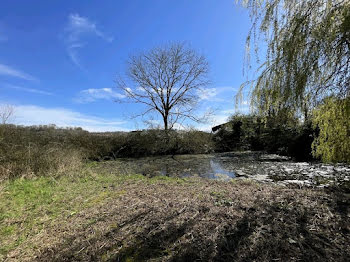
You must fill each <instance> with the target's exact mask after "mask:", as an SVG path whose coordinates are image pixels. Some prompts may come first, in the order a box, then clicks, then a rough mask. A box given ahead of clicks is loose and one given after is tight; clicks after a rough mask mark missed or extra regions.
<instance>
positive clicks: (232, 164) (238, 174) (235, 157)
mask: <svg viewBox="0 0 350 262" xmlns="http://www.w3.org/2000/svg"><path fill="white" fill-rule="evenodd" d="M100 167H101V168H102V167H103V168H104V172H105V171H106V170H109V171H110V172H111V173H116V174H143V175H145V176H148V177H153V176H171V177H202V178H209V179H220V180H231V179H232V178H242V179H244V178H249V179H254V180H257V181H260V182H276V183H280V184H283V183H284V184H287V183H289V184H290V183H294V184H295V183H298V184H303V185H304V184H307V185H319V184H322V185H323V184H325V183H326V184H330V183H333V182H336V183H340V182H341V183H343V182H344V181H345V182H346V183H348V181H350V166H347V165H341V164H339V165H326V164H322V163H298V162H293V161H291V160H290V159H288V158H287V157H283V156H278V155H273V154H266V153H264V152H249V151H247V152H229V153H221V154H208V155H176V156H159V157H144V158H137V159H135V158H123V159H117V160H116V161H106V162H104V163H103V165H101V166H100ZM332 181H333V182H332Z"/></svg>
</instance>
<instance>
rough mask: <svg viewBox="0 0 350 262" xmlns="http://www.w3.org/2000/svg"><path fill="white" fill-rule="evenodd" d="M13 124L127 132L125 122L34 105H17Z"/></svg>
mask: <svg viewBox="0 0 350 262" xmlns="http://www.w3.org/2000/svg"><path fill="white" fill-rule="evenodd" d="M14 108H15V122H16V124H18V125H49V124H55V125H57V126H59V127H81V128H83V129H85V130H88V131H92V132H103V131H128V130H129V129H128V128H126V127H124V125H125V124H126V122H125V121H121V120H119V119H108V118H101V117H95V116H91V115H86V114H82V113H80V112H77V111H73V110H70V109H65V108H45V107H40V106H35V105H17V106H14Z"/></svg>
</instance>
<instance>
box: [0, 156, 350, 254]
mask: <svg viewBox="0 0 350 262" xmlns="http://www.w3.org/2000/svg"><path fill="white" fill-rule="evenodd" d="M348 208H349V195H347V194H346V193H345V192H340V191H337V190H331V189H329V190H312V189H300V188H288V187H279V186H273V185H266V184H257V183H254V182H251V181H243V180H234V181H233V182H220V181H209V180H204V179H177V178H168V177H154V178H146V177H144V176H141V175H121V174H118V173H117V174H116V173H113V172H110V170H104V169H103V168H101V166H100V165H99V164H97V163H92V164H89V165H88V166H85V167H84V168H83V169H82V170H81V171H79V172H75V173H72V174H70V175H66V176H61V177H59V178H53V177H39V178H32V179H21V178H18V179H15V180H11V181H5V182H2V183H1V184H0V261H2V260H3V261H296V260H303V261H306V260H308V261H348V258H349V257H350V234H349V232H350V231H349V225H350V219H349V209H348Z"/></svg>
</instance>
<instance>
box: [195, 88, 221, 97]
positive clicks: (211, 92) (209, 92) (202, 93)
mask: <svg viewBox="0 0 350 262" xmlns="http://www.w3.org/2000/svg"><path fill="white" fill-rule="evenodd" d="M197 95H198V97H199V99H200V100H211V99H213V98H214V97H216V96H217V95H218V91H217V89H216V88H206V89H201V90H198V91H197Z"/></svg>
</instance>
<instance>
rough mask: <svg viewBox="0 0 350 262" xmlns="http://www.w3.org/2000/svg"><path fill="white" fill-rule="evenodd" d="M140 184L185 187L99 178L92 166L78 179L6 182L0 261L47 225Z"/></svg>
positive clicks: (0, 207) (1, 197)
mask: <svg viewBox="0 0 350 262" xmlns="http://www.w3.org/2000/svg"><path fill="white" fill-rule="evenodd" d="M93 165H95V164H93ZM136 181H137V182H141V183H147V184H156V183H185V180H183V179H178V178H169V177H154V178H146V177H144V176H142V175H115V174H108V173H105V174H95V173H93V172H91V171H90V169H89V166H87V168H85V169H84V170H82V172H81V173H80V174H76V176H61V177H59V178H57V179H55V178H53V177H39V178H34V179H20V178H19V179H14V180H9V181H6V182H4V183H3V184H2V185H1V189H0V190H1V191H0V243H1V245H0V260H2V258H4V257H5V256H6V254H7V253H8V252H9V251H11V250H12V249H14V248H16V247H17V246H18V245H20V244H21V243H22V242H23V241H25V240H26V239H28V238H29V237H31V236H33V235H35V234H38V233H39V232H40V231H41V230H42V229H43V228H44V227H45V225H48V224H51V223H55V222H57V221H60V220H61V219H65V218H67V217H70V216H74V215H76V214H78V213H79V212H80V211H81V210H83V209H85V208H90V207H93V206H98V205H101V204H103V203H104V202H105V201H106V200H107V199H110V198H117V197H120V196H121V195H123V194H127V193H128V192H126V191H124V190H123V189H122V187H120V186H121V185H122V184H123V183H125V182H136Z"/></svg>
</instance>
